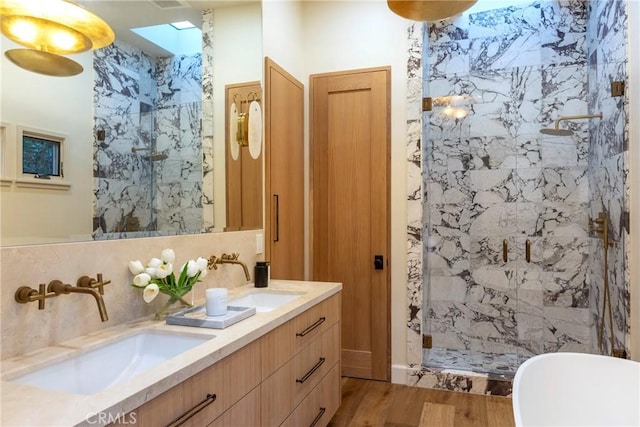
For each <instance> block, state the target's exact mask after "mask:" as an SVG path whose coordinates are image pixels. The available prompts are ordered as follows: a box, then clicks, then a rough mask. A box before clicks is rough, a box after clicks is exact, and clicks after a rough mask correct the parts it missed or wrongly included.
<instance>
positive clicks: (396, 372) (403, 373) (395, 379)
mask: <svg viewBox="0 0 640 427" xmlns="http://www.w3.org/2000/svg"><path fill="white" fill-rule="evenodd" d="M391 382H392V383H393V384H403V385H406V384H407V367H406V366H404V365H391Z"/></svg>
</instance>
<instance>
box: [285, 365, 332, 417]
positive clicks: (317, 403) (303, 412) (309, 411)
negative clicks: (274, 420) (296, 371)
mask: <svg viewBox="0 0 640 427" xmlns="http://www.w3.org/2000/svg"><path fill="white" fill-rule="evenodd" d="M340 400H341V385H340V364H339V363H336V364H335V365H333V367H332V368H331V370H330V371H329V373H328V374H327V375H326V376H325V377H324V378H323V379H322V381H321V382H320V383H319V384H318V385H317V386H316V387H315V388H314V389H313V390H312V391H311V393H309V395H308V396H307V397H306V398H305V399H304V400H303V401H302V403H300V405H298V407H297V408H296V409H295V410H294V411H293V413H292V414H291V416H289V418H287V419H286V421H285V422H284V423H283V424H282V426H283V427H303V426H310V427H320V426H326V425H327V424H328V423H329V421H330V420H331V418H332V417H333V415H334V414H335V413H336V411H337V410H338V407H339V406H340Z"/></svg>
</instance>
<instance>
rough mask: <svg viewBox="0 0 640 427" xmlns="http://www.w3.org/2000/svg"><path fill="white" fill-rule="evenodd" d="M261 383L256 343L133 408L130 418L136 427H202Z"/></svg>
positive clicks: (258, 347) (258, 352)
mask: <svg viewBox="0 0 640 427" xmlns="http://www.w3.org/2000/svg"><path fill="white" fill-rule="evenodd" d="M260 379H261V376H260V343H259V342H258V341H256V342H253V343H251V344H249V345H247V346H246V347H243V348H241V349H240V350H238V351H236V352H235V353H233V354H231V355H229V356H228V357H225V358H224V359H222V360H221V361H219V362H217V363H215V364H214V365H212V366H210V367H209V368H207V369H205V370H203V371H202V372H200V373H199V374H196V375H195V376H193V377H191V378H189V379H187V380H186V381H184V382H182V383H181V384H178V385H177V386H175V387H173V388H171V389H169V390H167V391H166V392H164V393H162V394H161V395H160V396H158V397H156V398H155V399H153V400H150V401H149V402H147V403H145V404H144V405H142V406H140V407H138V408H136V409H135V410H133V411H132V412H131V414H135V418H136V421H137V422H136V425H137V426H139V427H146V426H149V427H158V426H160V425H163V426H166V425H170V424H172V423H174V422H177V421H178V420H179V421H180V422H179V425H184V426H204V425H207V424H209V423H210V422H211V421H213V420H215V419H216V418H217V417H218V416H219V415H220V414H222V413H223V412H224V411H225V410H227V409H228V408H229V407H231V406H232V405H233V404H234V403H236V402H237V401H238V400H240V398H242V397H243V396H244V395H246V394H247V393H248V392H249V391H251V390H252V389H254V388H256V386H257V385H258V384H260ZM214 396H215V397H214ZM258 412H259V411H258ZM125 419H127V418H125ZM114 425H118V424H114Z"/></svg>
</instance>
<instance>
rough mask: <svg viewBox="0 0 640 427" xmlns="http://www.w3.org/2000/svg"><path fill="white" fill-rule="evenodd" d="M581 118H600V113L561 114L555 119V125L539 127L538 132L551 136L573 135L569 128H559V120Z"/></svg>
mask: <svg viewBox="0 0 640 427" xmlns="http://www.w3.org/2000/svg"><path fill="white" fill-rule="evenodd" d="M582 119H602V113H599V114H583V115H579V116H561V117H559V118H558V119H557V120H556V121H555V127H553V128H544V129H540V133H543V134H545V135H553V136H569V135H573V131H572V130H569V129H560V122H561V121H563V120H582Z"/></svg>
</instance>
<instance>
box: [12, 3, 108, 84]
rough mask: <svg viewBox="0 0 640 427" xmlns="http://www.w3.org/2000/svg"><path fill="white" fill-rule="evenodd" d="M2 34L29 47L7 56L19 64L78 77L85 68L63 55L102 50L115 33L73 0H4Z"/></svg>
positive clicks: (60, 74) (33, 68) (56, 73)
mask: <svg viewBox="0 0 640 427" xmlns="http://www.w3.org/2000/svg"><path fill="white" fill-rule="evenodd" d="M0 27H1V31H2V34H4V35H5V36H6V37H7V38H9V39H10V40H13V41H14V42H16V43H18V44H20V45H22V46H24V47H26V49H10V50H8V51H6V52H5V56H6V57H7V58H8V59H9V60H10V61H11V62H13V63H14V64H16V65H17V66H18V67H21V68H24V69H25V70H29V71H33V72H35V73H39V74H45V75H49V76H57V77H66V76H74V75H76V74H79V73H81V72H82V71H83V68H82V66H81V65H80V64H78V63H77V62H75V61H73V60H71V59H69V58H66V57H64V56H62V55H67V54H74V53H81V52H86V51H88V50H91V49H100V48H102V47H105V46H108V45H110V44H111V43H113V40H114V39H115V34H114V32H113V30H112V29H111V27H109V25H108V24H107V23H106V22H104V21H103V20H102V19H101V18H99V17H98V16H96V15H94V14H93V13H91V12H89V11H88V10H86V9H85V8H83V7H82V6H79V5H77V4H75V3H73V2H71V1H69V0H0Z"/></svg>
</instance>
